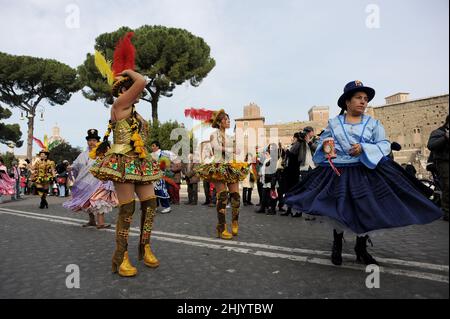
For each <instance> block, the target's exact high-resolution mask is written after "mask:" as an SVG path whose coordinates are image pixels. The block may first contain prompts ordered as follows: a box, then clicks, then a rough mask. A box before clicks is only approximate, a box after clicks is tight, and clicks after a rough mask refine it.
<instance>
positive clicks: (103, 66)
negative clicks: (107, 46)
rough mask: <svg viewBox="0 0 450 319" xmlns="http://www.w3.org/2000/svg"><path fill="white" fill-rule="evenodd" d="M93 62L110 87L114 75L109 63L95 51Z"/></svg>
mask: <svg viewBox="0 0 450 319" xmlns="http://www.w3.org/2000/svg"><path fill="white" fill-rule="evenodd" d="M94 61H95V66H96V67H97V69H98V70H99V71H100V73H101V75H102V76H103V77H104V78H105V79H106V80H107V81H108V84H109V85H110V86H112V85H113V83H114V74H113V71H112V69H111V62H109V61H107V60H106V58H105V57H104V56H103V54H101V53H100V52H99V51H97V50H95V56H94Z"/></svg>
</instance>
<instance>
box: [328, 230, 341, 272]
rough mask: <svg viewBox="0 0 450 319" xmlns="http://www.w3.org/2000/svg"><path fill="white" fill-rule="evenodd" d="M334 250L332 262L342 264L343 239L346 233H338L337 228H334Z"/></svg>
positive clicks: (337, 264)
mask: <svg viewBox="0 0 450 319" xmlns="http://www.w3.org/2000/svg"><path fill="white" fill-rule="evenodd" d="M333 236H334V241H333V250H332V252H331V262H332V263H333V265H336V266H340V265H342V240H343V239H344V233H340V234H338V233H337V232H336V229H334V230H333Z"/></svg>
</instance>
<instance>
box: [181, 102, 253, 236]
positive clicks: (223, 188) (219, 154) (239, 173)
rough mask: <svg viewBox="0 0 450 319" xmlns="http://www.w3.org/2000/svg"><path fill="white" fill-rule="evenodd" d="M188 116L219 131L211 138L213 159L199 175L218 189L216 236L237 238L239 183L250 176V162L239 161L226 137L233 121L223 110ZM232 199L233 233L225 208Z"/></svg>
mask: <svg viewBox="0 0 450 319" xmlns="http://www.w3.org/2000/svg"><path fill="white" fill-rule="evenodd" d="M185 115H186V116H187V117H191V118H194V119H197V120H201V121H203V123H205V124H208V125H211V126H212V127H213V128H215V129H216V130H215V131H214V132H213V133H212V134H211V136H210V143H211V147H212V151H213V157H212V159H211V160H210V161H208V162H207V163H202V164H201V165H200V166H199V167H198V169H197V171H196V172H197V174H198V175H199V176H200V177H201V178H203V179H205V180H207V181H210V182H212V183H214V186H215V188H216V190H217V205H216V207H217V218H218V224H217V227H216V230H217V237H219V238H221V239H225V240H229V239H232V238H233V236H237V235H238V230H239V223H238V221H239V208H240V205H241V196H240V194H239V182H240V181H243V180H244V179H245V178H246V176H247V175H248V173H249V167H248V163H244V162H237V161H236V158H235V156H236V145H235V141H234V138H233V137H231V136H228V135H226V134H225V130H226V129H228V128H230V118H229V116H228V114H227V113H225V111H224V110H219V111H211V110H204V109H193V108H190V109H186V110H185ZM229 196H230V197H231V207H232V228H231V229H232V233H231V234H230V233H229V232H228V229H227V224H226V207H227V202H228V197H229Z"/></svg>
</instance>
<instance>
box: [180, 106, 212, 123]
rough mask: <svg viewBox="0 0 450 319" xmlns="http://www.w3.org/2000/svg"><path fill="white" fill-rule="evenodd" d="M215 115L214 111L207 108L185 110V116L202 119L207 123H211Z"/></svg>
mask: <svg viewBox="0 0 450 319" xmlns="http://www.w3.org/2000/svg"><path fill="white" fill-rule="evenodd" d="M213 115H214V111H211V110H205V109H194V108H190V109H186V110H184V116H186V117H190V118H193V119H195V120H200V121H203V122H205V123H210V122H211V120H212V118H213Z"/></svg>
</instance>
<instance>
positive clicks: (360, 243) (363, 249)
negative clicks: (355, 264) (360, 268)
mask: <svg viewBox="0 0 450 319" xmlns="http://www.w3.org/2000/svg"><path fill="white" fill-rule="evenodd" d="M367 241H369V242H370V244H371V245H372V247H373V244H372V241H371V240H370V239H369V236H368V235H366V236H364V237H356V246H355V253H356V260H357V261H359V262H362V263H364V264H366V265H371V264H374V265H378V262H377V261H376V260H375V259H374V258H373V257H372V256H371V255H370V254H369V253H368V252H367Z"/></svg>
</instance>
